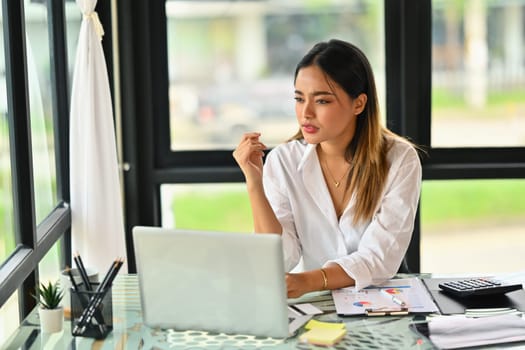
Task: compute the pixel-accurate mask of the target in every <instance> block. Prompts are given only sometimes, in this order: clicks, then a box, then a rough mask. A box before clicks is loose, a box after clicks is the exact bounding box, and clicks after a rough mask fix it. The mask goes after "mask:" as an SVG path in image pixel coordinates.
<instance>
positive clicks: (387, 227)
mask: <svg viewBox="0 0 525 350" xmlns="http://www.w3.org/2000/svg"><path fill="white" fill-rule="evenodd" d="M398 157H399V158H398V159H396V160H395V161H394V162H393V163H392V166H391V168H390V172H389V175H388V179H387V183H386V187H385V190H384V191H383V192H384V196H383V198H382V200H381V202H380V205H379V207H378V209H377V211H376V213H375V215H374V217H373V218H372V220H371V222H370V224H369V225H368V227H366V229H365V230H364V232H363V235H362V237H361V240H360V242H359V245H358V248H357V251H355V252H353V253H350V254H349V255H346V256H343V257H340V258H337V259H333V260H330V261H328V262H327V263H326V264H329V263H331V262H335V263H337V264H339V265H340V266H341V267H342V268H343V269H344V270H345V272H346V273H347V274H348V275H349V276H350V277H352V278H353V279H354V280H355V285H356V288H358V289H362V288H365V287H367V286H369V285H371V284H378V283H381V282H383V281H385V280H387V279H389V278H392V277H393V276H394V275H395V274H396V273H397V271H398V269H399V266H400V264H401V261H402V260H403V257H404V255H405V253H406V251H407V249H408V245H409V243H410V239H411V237H412V231H413V229H414V219H415V215H416V211H417V205H418V201H419V196H420V189H421V163H420V161H419V157H418V155H417V153H416V151H415V150H414V149H413V148H412V147H405V148H404V153H403V154H400V155H398Z"/></svg>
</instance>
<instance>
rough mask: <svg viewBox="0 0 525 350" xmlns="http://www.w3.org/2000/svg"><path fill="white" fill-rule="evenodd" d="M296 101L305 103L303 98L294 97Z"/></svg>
mask: <svg viewBox="0 0 525 350" xmlns="http://www.w3.org/2000/svg"><path fill="white" fill-rule="evenodd" d="M293 99H294V100H295V102H303V101H304V100H303V99H302V98H301V97H297V96H296V97H294V98H293Z"/></svg>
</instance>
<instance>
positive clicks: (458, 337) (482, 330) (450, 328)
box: [428, 315, 525, 349]
mask: <svg viewBox="0 0 525 350" xmlns="http://www.w3.org/2000/svg"><path fill="white" fill-rule="evenodd" d="M428 329H429V333H430V340H431V341H432V343H434V344H435V345H436V346H437V347H439V348H440V349H457V348H464V347H472V346H480V345H489V344H500V343H508V342H515V341H525V319H523V318H521V317H520V316H516V315H500V316H493V317H481V318H470V317H466V316H465V315H454V316H438V317H433V318H432V319H431V320H430V322H429V324H428Z"/></svg>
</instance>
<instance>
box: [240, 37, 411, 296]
mask: <svg viewBox="0 0 525 350" xmlns="http://www.w3.org/2000/svg"><path fill="white" fill-rule="evenodd" d="M294 86H295V101H296V103H295V112H296V115H297V121H298V123H299V126H300V129H299V131H298V132H297V134H296V135H295V136H294V137H293V138H292V139H291V140H289V141H288V142H287V143H284V144H281V145H279V146H277V147H275V148H274V149H273V150H272V151H271V152H270V153H269V154H268V156H267V157H266V161H265V163H264V165H263V155H264V153H263V151H264V150H265V149H266V146H265V145H264V144H263V143H262V142H261V140H260V138H261V134H260V133H257V132H253V133H247V134H245V135H244V136H243V137H242V139H241V141H240V143H239V145H238V147H237V148H236V149H235V151H234V152H233V156H234V158H235V160H236V161H237V163H238V164H239V166H240V168H241V170H242V172H243V173H244V176H245V178H246V185H247V190H248V195H249V199H250V204H251V208H252V214H253V221H254V229H255V232H257V233H278V234H281V235H282V240H283V250H284V256H285V264H286V268H287V270H288V271H290V270H292V269H293V268H294V267H295V266H296V265H297V264H298V263H299V261H300V259H301V258H302V260H303V266H304V272H299V273H287V274H286V283H287V287H288V297H291V298H295V297H298V296H300V295H302V294H304V293H307V292H311V291H316V290H323V289H337V288H342V287H348V286H353V285H355V286H356V287H357V288H358V289H361V288H364V287H366V286H368V285H370V284H375V283H380V282H382V281H384V280H386V279H388V278H391V277H392V276H394V275H395V273H396V272H397V270H398V268H399V266H400V264H401V261H402V259H403V256H404V255H405V252H406V250H407V248H408V244H409V242H410V238H411V235H412V229H413V226H414V217H415V214H416V209H417V203H418V200H419V193H420V187H421V164H420V161H419V157H418V155H417V152H416V150H415V149H414V147H413V146H412V145H411V144H410V143H409V142H408V141H406V140H405V139H403V138H401V137H399V136H397V135H395V134H394V133H392V132H390V131H389V130H387V129H386V128H385V127H384V126H382V125H381V120H380V114H379V107H378V99H377V92H376V87H375V82H374V76H373V73H372V69H371V67H370V63H369V62H368V59H367V58H366V57H365V55H364V54H363V52H361V50H359V49H358V48H357V47H355V46H354V45H352V44H350V43H347V42H344V41H340V40H330V41H328V42H321V43H318V44H317V45H315V46H314V47H313V48H312V49H311V50H310V52H308V53H307V54H306V56H304V57H303V59H302V60H301V61H300V62H299V64H298V65H297V68H296V71H295V78H294Z"/></svg>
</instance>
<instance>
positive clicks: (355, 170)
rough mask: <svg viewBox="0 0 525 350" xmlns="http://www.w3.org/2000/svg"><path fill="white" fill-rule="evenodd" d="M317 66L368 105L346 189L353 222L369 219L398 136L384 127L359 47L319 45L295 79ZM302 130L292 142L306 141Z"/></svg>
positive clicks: (352, 149)
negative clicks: (393, 139)
mask: <svg viewBox="0 0 525 350" xmlns="http://www.w3.org/2000/svg"><path fill="white" fill-rule="evenodd" d="M312 65H316V66H317V67H319V68H320V69H321V70H322V71H323V72H324V73H325V75H326V77H327V79H328V81H329V82H330V81H332V82H335V83H336V84H338V85H339V86H340V87H341V88H342V89H343V90H344V91H345V92H346V93H347V94H348V95H349V96H350V97H351V98H357V96H359V95H360V94H363V93H364V94H366V96H367V102H366V106H365V108H364V109H363V111H362V112H361V114H359V115H358V116H357V125H356V131H355V134H354V137H353V139H352V141H351V142H350V143H349V144H348V146H347V148H346V152H345V158H346V159H347V161H348V162H351V163H352V170H351V171H350V172H349V174H348V178H347V181H346V190H347V191H350V193H351V194H355V199H356V205H355V212H354V219H353V223H354V224H357V223H359V222H366V221H368V220H370V219H371V218H372V217H373V215H374V212H375V210H376V208H377V206H378V204H379V201H380V200H381V197H382V192H383V188H384V186H385V182H386V178H387V175H388V167H389V164H388V161H387V153H388V150H389V148H390V144H389V142H388V137H387V136H397V135H395V134H394V133H392V132H391V131H389V130H388V129H387V128H385V127H384V126H383V125H382V124H381V119H380V113H379V104H378V98H377V91H376V86H375V80H374V75H373V72H372V68H371V66H370V62H369V61H368V59H367V58H366V56H365V54H364V53H363V52H362V51H361V50H360V49H359V48H357V47H356V46H354V45H352V44H350V43H347V42H345V41H341V40H337V39H332V40H330V41H328V42H321V43H318V44H316V45H315V46H314V47H313V48H312V49H311V50H310V51H309V52H308V53H307V54H306V55H305V56H304V57H303V59H302V60H301V61H300V62H299V64H298V65H297V68H296V70H295V77H294V83H295V79H296V78H297V74H298V73H299V70H301V69H302V68H305V67H308V66H312ZM303 138H304V137H303V134H302V132H301V130H300V129H299V131H298V132H297V133H296V134H295V135H294V136H293V137H292V138H291V139H290V140H300V139H303Z"/></svg>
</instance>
